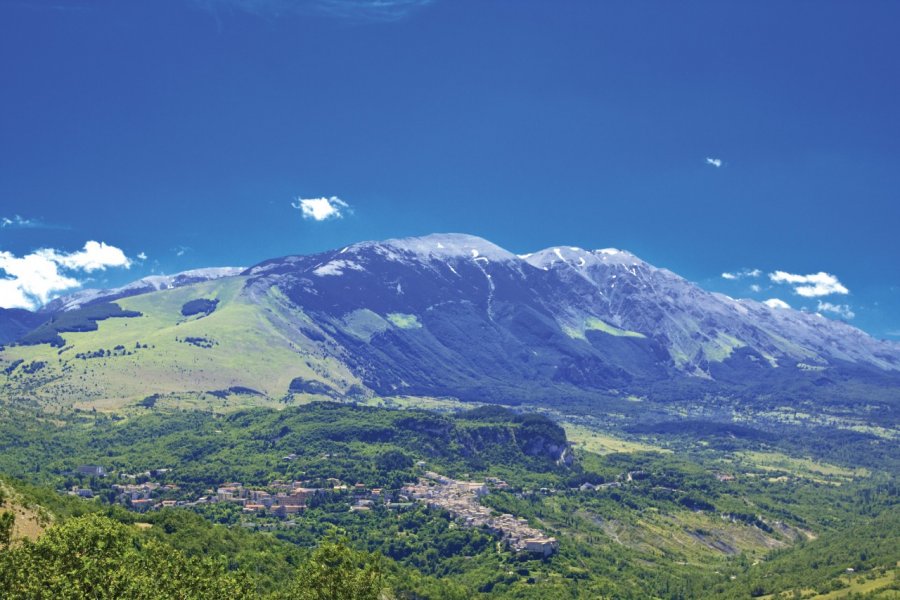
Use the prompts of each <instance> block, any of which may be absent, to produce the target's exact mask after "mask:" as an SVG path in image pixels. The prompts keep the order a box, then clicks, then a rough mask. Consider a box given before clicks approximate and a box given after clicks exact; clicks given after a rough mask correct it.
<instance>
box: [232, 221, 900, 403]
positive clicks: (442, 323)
mask: <svg viewBox="0 0 900 600" xmlns="http://www.w3.org/2000/svg"><path fill="white" fill-rule="evenodd" d="M244 275H245V276H247V277H248V281H247V284H246V290H247V292H248V293H251V294H264V293H267V291H268V290H271V289H273V288H274V289H277V290H278V291H279V293H280V294H281V295H283V297H285V298H286V299H287V302H288V303H289V304H290V306H291V307H292V308H293V309H294V310H296V311H299V312H302V313H303V315H304V316H305V320H304V321H303V325H300V326H298V330H297V334H298V335H301V336H303V337H306V338H309V339H313V340H318V341H319V342H320V343H321V344H325V345H327V346H328V347H329V348H330V349H331V350H330V351H332V352H334V353H336V354H337V355H339V356H340V357H341V358H342V359H343V360H344V361H345V362H346V363H347V364H348V365H349V366H350V367H351V369H352V370H353V371H354V372H355V373H357V374H358V375H359V376H360V378H361V379H362V380H363V381H364V382H365V384H366V385H367V386H368V387H370V388H371V389H373V390H375V391H376V392H378V393H421V394H437V395H443V394H446V395H454V396H461V397H467V396H471V397H478V396H482V397H483V396H484V395H485V394H486V393H488V392H490V394H491V395H493V396H500V397H514V396H518V397H521V396H523V395H524V396H528V395H533V394H542V395H545V396H551V395H554V394H566V393H577V392H584V391H590V390H608V389H610V388H619V389H631V388H634V389H640V388H642V387H646V386H648V385H652V384H654V382H664V381H673V380H685V381H695V382H696V381H707V382H722V383H725V382H729V383H731V384H740V385H749V384H753V383H756V382H767V381H768V382H770V383H771V382H777V381H784V380H785V379H786V378H787V379H790V378H796V379H802V380H804V381H820V382H821V381H825V382H826V383H827V382H829V381H831V380H829V379H828V377H832V378H834V377H837V376H839V377H838V378H839V379H847V378H851V379H852V378H854V377H856V378H861V379H867V380H871V379H872V378H873V377H876V376H877V377H881V376H885V377H887V381H891V382H893V381H894V380H895V378H894V376H895V374H896V373H897V372H898V371H900V348H898V346H897V345H895V344H891V343H886V342H882V341H878V340H875V339H873V338H871V337H870V336H868V335H866V334H865V333H863V332H861V331H859V330H857V329H855V328H853V327H850V326H849V325H846V324H844V323H841V322H837V321H833V320H830V319H827V318H824V317H821V316H818V315H815V314H806V313H802V312H799V311H795V310H791V309H777V308H770V307H768V306H766V305H764V304H760V303H757V302H754V301H749V300H734V299H731V298H729V297H727V296H724V295H721V294H713V293H709V292H706V291H704V290H702V289H701V288H699V287H698V286H696V285H694V284H692V283H690V282H688V281H686V280H685V279H683V278H681V277H679V276H677V275H675V274H674V273H672V272H670V271H667V270H665V269H658V268H656V267H653V266H652V265H649V264H647V263H646V262H644V261H642V260H640V259H639V258H637V257H635V256H634V255H632V254H630V253H628V252H624V251H619V250H614V249H603V250H596V251H588V250H583V249H580V248H572V247H558V248H548V249H546V250H542V251H540V252H536V253H533V254H529V255H523V256H516V255H514V254H512V253H510V252H507V251H506V250H503V249H502V248H500V247H498V246H496V245H494V244H492V243H490V242H488V241H486V240H483V239H481V238H477V237H473V236H467V235H459V234H444V235H430V236H425V237H419V238H408V239H398V240H387V241H384V242H365V243H360V244H354V245H352V246H348V247H346V248H342V249H339V250H335V251H331V252H325V253H322V254H317V255H312V256H291V257H285V258H280V259H275V260H270V261H266V262H263V263H261V264H259V265H256V266H254V267H251V268H250V269H247V270H246V271H245V272H244Z"/></svg>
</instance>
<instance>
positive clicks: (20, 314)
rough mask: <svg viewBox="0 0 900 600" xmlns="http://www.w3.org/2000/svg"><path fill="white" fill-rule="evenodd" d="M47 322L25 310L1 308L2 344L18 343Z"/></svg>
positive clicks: (0, 333)
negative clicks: (17, 341)
mask: <svg viewBox="0 0 900 600" xmlns="http://www.w3.org/2000/svg"><path fill="white" fill-rule="evenodd" d="M46 320H47V317H46V316H44V315H41V314H38V313H33V312H31V311H30V310H25V309H24V308H0V344H8V343H10V342H14V341H16V340H17V339H19V338H20V337H22V336H23V335H25V334H26V333H28V332H29V331H31V330H32V329H34V328H35V327H37V326H38V325H40V324H41V323H43V322H44V321H46Z"/></svg>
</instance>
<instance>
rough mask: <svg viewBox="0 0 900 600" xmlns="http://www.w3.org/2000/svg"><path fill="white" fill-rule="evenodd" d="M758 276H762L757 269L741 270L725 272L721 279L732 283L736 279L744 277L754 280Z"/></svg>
mask: <svg viewBox="0 0 900 600" xmlns="http://www.w3.org/2000/svg"><path fill="white" fill-rule="evenodd" d="M760 275H762V271H760V270H759V269H743V270H741V271H733V272H728V271H726V272H725V273H722V279H728V280H731V281H734V280H737V279H744V278H745V277H752V278H756V277H759V276H760Z"/></svg>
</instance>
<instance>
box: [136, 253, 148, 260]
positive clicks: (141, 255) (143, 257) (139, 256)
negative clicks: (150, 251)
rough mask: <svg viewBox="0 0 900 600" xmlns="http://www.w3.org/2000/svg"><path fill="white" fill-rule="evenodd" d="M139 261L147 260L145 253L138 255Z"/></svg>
mask: <svg viewBox="0 0 900 600" xmlns="http://www.w3.org/2000/svg"><path fill="white" fill-rule="evenodd" d="M137 259H138V260H147V254H146V253H145V252H141V253H139V254H138V255H137Z"/></svg>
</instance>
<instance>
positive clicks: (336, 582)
mask: <svg viewBox="0 0 900 600" xmlns="http://www.w3.org/2000/svg"><path fill="white" fill-rule="evenodd" d="M385 588H386V585H385V581H384V566H383V562H382V558H381V556H380V555H378V554H370V553H368V552H360V551H357V550H353V549H352V548H350V547H349V545H348V543H347V540H346V539H344V538H338V537H335V536H329V537H328V538H326V539H325V541H323V542H322V543H321V544H319V547H318V548H317V549H316V551H315V552H313V554H312V556H310V558H309V559H308V560H307V561H306V562H305V563H303V564H302V565H301V566H300V568H299V570H298V573H297V576H296V578H295V579H294V581H292V582H291V584H290V586H289V587H288V589H287V590H286V592H284V594H283V595H280V596H278V598H279V599H282V598H283V599H284V600H288V599H290V600H380V599H382V598H384V597H385V594H386V593H387V590H386V589H385Z"/></svg>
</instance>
